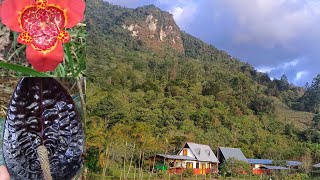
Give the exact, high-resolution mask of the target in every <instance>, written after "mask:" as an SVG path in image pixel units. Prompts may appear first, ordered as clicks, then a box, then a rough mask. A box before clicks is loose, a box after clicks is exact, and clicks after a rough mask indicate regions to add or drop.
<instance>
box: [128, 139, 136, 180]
mask: <svg viewBox="0 0 320 180" xmlns="http://www.w3.org/2000/svg"><path fill="white" fill-rule="evenodd" d="M135 148H136V143H133V149H132V154H131V159H130V164H129V169H128V173H127V177H126V178H128V177H129V173H130V170H131V165H132V161H133V155H134V150H135Z"/></svg>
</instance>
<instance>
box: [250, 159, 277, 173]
mask: <svg viewBox="0 0 320 180" xmlns="http://www.w3.org/2000/svg"><path fill="white" fill-rule="evenodd" d="M248 162H249V163H250V164H251V167H252V173H253V174H259V175H261V174H265V173H268V170H269V169H268V168H266V166H268V165H272V160H270V159H248Z"/></svg>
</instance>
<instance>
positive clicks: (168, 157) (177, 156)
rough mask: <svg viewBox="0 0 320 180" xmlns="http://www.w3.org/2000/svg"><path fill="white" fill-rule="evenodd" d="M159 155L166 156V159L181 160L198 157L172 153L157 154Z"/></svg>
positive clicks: (191, 159) (192, 159)
mask: <svg viewBox="0 0 320 180" xmlns="http://www.w3.org/2000/svg"><path fill="white" fill-rule="evenodd" d="M157 156H160V157H164V158H166V159H179V160H190V161H196V159H194V158H192V157H189V156H180V155H170V154H157Z"/></svg>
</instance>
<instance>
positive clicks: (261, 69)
mask: <svg viewBox="0 0 320 180" xmlns="http://www.w3.org/2000/svg"><path fill="white" fill-rule="evenodd" d="M275 69H276V68H275V67H268V66H260V67H258V68H257V71H259V72H262V73H270V72H271V71H273V70H275Z"/></svg>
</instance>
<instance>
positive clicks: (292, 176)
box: [285, 173, 310, 180]
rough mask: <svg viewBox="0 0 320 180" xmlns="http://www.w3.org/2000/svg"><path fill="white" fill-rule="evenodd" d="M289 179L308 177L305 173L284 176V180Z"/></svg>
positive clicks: (302, 179) (301, 179)
mask: <svg viewBox="0 0 320 180" xmlns="http://www.w3.org/2000/svg"><path fill="white" fill-rule="evenodd" d="M291 179H299V180H305V179H310V177H309V176H308V175H307V174H303V173H297V174H291V175H289V176H288V177H286V178H285V180H291Z"/></svg>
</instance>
